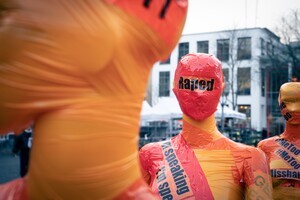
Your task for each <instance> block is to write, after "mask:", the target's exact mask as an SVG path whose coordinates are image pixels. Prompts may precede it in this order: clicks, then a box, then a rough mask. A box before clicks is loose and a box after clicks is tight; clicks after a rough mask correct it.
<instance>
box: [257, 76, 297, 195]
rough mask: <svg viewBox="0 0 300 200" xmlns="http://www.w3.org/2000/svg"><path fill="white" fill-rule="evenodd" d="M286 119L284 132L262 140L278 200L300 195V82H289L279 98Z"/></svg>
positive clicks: (282, 89) (281, 90)
mask: <svg viewBox="0 0 300 200" xmlns="http://www.w3.org/2000/svg"><path fill="white" fill-rule="evenodd" d="M278 101H279V106H280V109H281V113H282V115H283V116H284V118H285V119H286V127H285V130H284V132H283V133H282V134H280V135H279V136H274V137H271V138H268V139H265V140H263V141H261V142H259V144H258V147H259V148H260V149H261V150H263V151H264V152H265V154H266V156H267V158H268V162H269V165H270V169H271V175H272V179H273V188H274V194H273V196H274V199H276V200H279V199H280V200H281V199H288V200H294V199H295V200H296V199H299V197H300V134H299V133H300V118H299V114H300V83H299V82H295V83H285V84H283V85H282V86H281V88H280V95H279V98H278Z"/></svg>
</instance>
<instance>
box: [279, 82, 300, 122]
mask: <svg viewBox="0 0 300 200" xmlns="http://www.w3.org/2000/svg"><path fill="white" fill-rule="evenodd" d="M278 102H279V106H280V110H281V114H282V115H283V117H284V118H285V120H286V122H287V123H288V124H300V82H289V83H285V84H283V85H282V86H281V87H280V92H279V97H278Z"/></svg>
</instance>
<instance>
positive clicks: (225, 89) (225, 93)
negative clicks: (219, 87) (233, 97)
mask: <svg viewBox="0 0 300 200" xmlns="http://www.w3.org/2000/svg"><path fill="white" fill-rule="evenodd" d="M228 94H229V84H228V83H227V82H226V83H225V87H224V89H223V93H222V97H221V107H222V113H221V132H222V133H224V124H225V120H224V106H225V105H226V101H227V96H228Z"/></svg>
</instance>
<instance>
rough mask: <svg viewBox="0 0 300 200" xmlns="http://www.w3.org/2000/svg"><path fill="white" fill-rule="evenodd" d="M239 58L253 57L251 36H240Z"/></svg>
mask: <svg viewBox="0 0 300 200" xmlns="http://www.w3.org/2000/svg"><path fill="white" fill-rule="evenodd" d="M237 53H238V54H237V59H238V60H244V59H251V38H250V37H245V38H238V52H237Z"/></svg>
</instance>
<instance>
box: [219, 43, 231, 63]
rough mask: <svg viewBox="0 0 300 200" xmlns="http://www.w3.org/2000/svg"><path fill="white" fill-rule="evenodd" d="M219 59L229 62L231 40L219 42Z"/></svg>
mask: <svg viewBox="0 0 300 200" xmlns="http://www.w3.org/2000/svg"><path fill="white" fill-rule="evenodd" d="M217 58H218V59H219V60H221V61H228V59H229V39H222V40H217Z"/></svg>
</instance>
